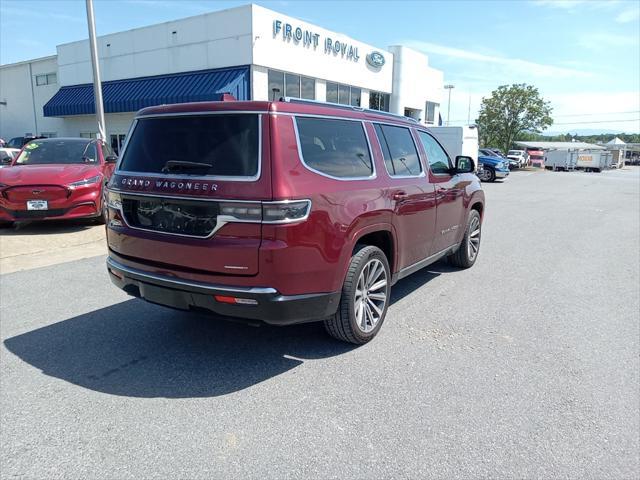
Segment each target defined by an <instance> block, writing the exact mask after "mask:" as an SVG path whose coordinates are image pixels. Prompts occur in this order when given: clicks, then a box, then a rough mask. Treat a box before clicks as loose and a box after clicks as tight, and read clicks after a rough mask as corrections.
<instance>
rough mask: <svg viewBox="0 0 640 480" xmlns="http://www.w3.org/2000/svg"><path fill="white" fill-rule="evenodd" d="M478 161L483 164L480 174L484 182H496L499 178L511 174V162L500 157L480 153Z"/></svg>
mask: <svg viewBox="0 0 640 480" xmlns="http://www.w3.org/2000/svg"><path fill="white" fill-rule="evenodd" d="M478 162H480V164H481V165H482V173H481V174H479V175H478V177H479V178H480V180H482V181H483V182H495V181H496V179H497V178H507V177H508V176H509V162H508V161H507V160H506V159H504V158H500V157H496V156H488V155H482V153H481V152H479V153H478Z"/></svg>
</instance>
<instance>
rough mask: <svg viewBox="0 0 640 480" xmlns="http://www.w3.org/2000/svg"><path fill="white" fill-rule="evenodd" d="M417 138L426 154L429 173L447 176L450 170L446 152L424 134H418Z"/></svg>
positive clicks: (429, 136) (450, 166)
mask: <svg viewBox="0 0 640 480" xmlns="http://www.w3.org/2000/svg"><path fill="white" fill-rule="evenodd" d="M418 138H420V141H421V142H422V146H423V147H424V151H425V152H427V159H428V160H429V167H430V168H431V172H432V173H435V174H443V173H446V174H449V172H450V170H451V168H452V167H453V166H452V165H451V161H450V160H449V156H448V155H447V152H445V151H444V150H443V149H442V147H441V146H440V144H438V142H436V140H435V139H434V138H433V137H432V136H431V135H429V134H428V133H426V132H420V131H419V132H418Z"/></svg>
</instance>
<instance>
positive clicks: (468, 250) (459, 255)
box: [448, 210, 482, 268]
mask: <svg viewBox="0 0 640 480" xmlns="http://www.w3.org/2000/svg"><path fill="white" fill-rule="evenodd" d="M472 230H473V231H472ZM476 230H477V234H475V235H474V233H475V232H476ZM476 238H477V244H476V243H475V241H474V239H476ZM481 238H482V219H481V218H480V214H479V213H478V211H477V210H471V211H470V212H469V217H467V227H466V229H465V232H464V237H463V238H462V242H460V246H459V247H458V249H457V250H456V251H455V252H454V253H453V254H451V255H449V257H448V259H449V262H450V263H451V264H452V265H454V266H456V267H459V268H469V267H472V266H473V264H474V263H476V260H477V259H478V254H479V251H480V239H481ZM471 243H474V245H476V248H475V253H474V247H473V246H472V245H470V244H471Z"/></svg>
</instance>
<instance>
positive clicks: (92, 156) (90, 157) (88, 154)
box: [84, 142, 98, 163]
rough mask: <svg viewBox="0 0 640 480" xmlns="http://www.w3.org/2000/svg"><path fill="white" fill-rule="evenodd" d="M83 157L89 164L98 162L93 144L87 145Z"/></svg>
mask: <svg viewBox="0 0 640 480" xmlns="http://www.w3.org/2000/svg"><path fill="white" fill-rule="evenodd" d="M84 157H85V158H86V159H87V161H88V162H89V163H94V162H97V161H98V152H97V151H96V144H95V142H91V143H90V144H89V145H87V148H86V150H85V151H84Z"/></svg>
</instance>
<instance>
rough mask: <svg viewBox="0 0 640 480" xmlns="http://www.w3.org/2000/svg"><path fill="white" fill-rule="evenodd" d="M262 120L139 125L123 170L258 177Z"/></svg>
mask: <svg viewBox="0 0 640 480" xmlns="http://www.w3.org/2000/svg"><path fill="white" fill-rule="evenodd" d="M258 118H259V117H258V115H253V114H223V115H201V116H181V117H158V118H142V119H139V120H138V122H137V124H136V127H135V129H134V130H133V133H132V134H131V138H130V139H129V143H128V145H127V148H126V150H125V152H124V156H123V158H122V163H121V164H120V170H123V171H129V172H143V173H181V174H190V175H212V176H228V177H256V176H257V175H258V166H259V158H258V157H259V125H258ZM167 162H169V163H167Z"/></svg>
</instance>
